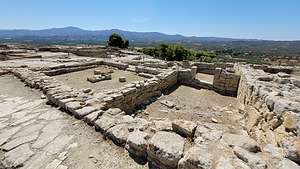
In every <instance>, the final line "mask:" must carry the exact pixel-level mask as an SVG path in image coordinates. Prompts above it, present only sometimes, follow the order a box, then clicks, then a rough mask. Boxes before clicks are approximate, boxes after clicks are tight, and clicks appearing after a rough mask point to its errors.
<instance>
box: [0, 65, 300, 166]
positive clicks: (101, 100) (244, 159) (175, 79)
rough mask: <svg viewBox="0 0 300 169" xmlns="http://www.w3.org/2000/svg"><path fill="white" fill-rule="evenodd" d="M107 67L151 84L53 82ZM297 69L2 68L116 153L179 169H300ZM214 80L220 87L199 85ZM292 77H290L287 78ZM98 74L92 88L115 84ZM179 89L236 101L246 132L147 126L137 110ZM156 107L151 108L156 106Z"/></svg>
mask: <svg viewBox="0 0 300 169" xmlns="http://www.w3.org/2000/svg"><path fill="white" fill-rule="evenodd" d="M99 65H106V66H110V67H114V68H116V69H120V70H125V71H131V72H135V73H137V74H138V75H140V76H144V77H147V78H146V79H145V80H143V81H136V82H130V83H129V84H126V85H124V86H123V87H121V88H119V89H114V90H111V91H106V92H99V93H93V92H91V91H90V90H88V91H85V90H78V89H74V88H72V87H69V86H67V85H65V84H64V83H62V82H59V81H57V80H56V79H55V78H53V77H52V76H54V75H59V74H64V73H69V72H74V71H80V70H84V69H90V68H97V67H98V66H99ZM287 70H290V69H287V68H282V69H279V68H278V67H276V68H272V67H267V68H261V67H257V66H255V65H252V66H251V65H248V64H234V65H233V64H222V63H216V64H207V63H190V64H189V65H186V66H185V68H183V67H182V66H180V64H174V63H170V64H169V63H158V62H156V63H155V64H154V63H151V62H148V63H147V62H142V61H126V62H125V61H124V62H117V61H113V60H97V61H90V62H86V63H77V64H73V65H69V66H65V65H64V66H56V67H44V68H30V67H28V68H24V67H2V68H1V69H0V75H5V74H13V75H14V76H16V77H18V78H19V79H20V80H21V81H22V82H24V83H25V84H26V85H27V86H29V87H31V88H34V89H38V90H41V91H42V92H43V93H44V94H45V96H46V97H47V99H48V100H49V102H50V103H51V104H52V105H54V106H58V107H60V108H61V109H62V110H64V111H66V112H68V113H70V114H71V115H73V116H75V117H76V118H77V119H80V120H83V121H84V122H86V123H87V124H88V125H90V126H93V127H94V128H95V130H96V131H99V132H101V133H102V134H103V136H104V137H106V138H108V139H111V140H112V141H113V142H114V143H115V144H116V145H117V146H122V147H124V148H125V149H126V150H127V151H128V152H129V153H130V154H132V155H133V156H134V157H135V158H139V159H143V160H145V161H148V163H149V165H150V166H155V167H158V168H162V169H164V168H166V169H167V168H168V169H169V168H174V169H175V168H179V169H211V168H213V169H223V168H226V169H231V168H239V169H250V168H254V169H266V168H270V169H271V168H272V169H288V168H290V169H297V168H300V167H299V164H300V148H299V147H300V138H299V136H300V114H299V113H300V100H299V99H300V98H299V96H300V88H299V87H300V81H299V80H298V79H295V78H292V77H291V76H290V75H289V74H287V73H290V72H289V71H287ZM199 72H201V73H206V74H211V75H214V79H213V83H208V82H205V81H201V80H197V79H195V76H196V74H197V73H199ZM282 72H286V73H282ZM111 73H112V72H102V71H101V70H99V71H98V70H97V71H95V72H94V76H93V77H88V80H89V81H91V82H92V83H95V82H97V81H101V80H106V79H111V76H110V74H111ZM175 85H187V86H191V87H194V88H197V89H199V88H202V89H203V88H204V89H209V90H214V91H216V92H218V93H221V94H223V95H230V96H236V97H237V99H238V101H239V103H240V104H241V108H240V109H239V111H240V113H241V114H242V115H243V116H244V119H245V125H244V127H245V128H244V129H240V130H237V131H234V132H233V131H232V130H231V127H230V125H223V124H220V123H217V122H216V121H215V122H214V121H213V122H211V123H197V122H193V121H186V120H180V119H179V120H170V119H165V120H146V119H143V118H139V117H135V116H134V114H135V113H136V112H135V111H134V110H135V109H136V108H137V107H138V106H139V105H142V104H144V103H145V102H148V101H149V100H152V99H153V98H155V97H158V96H161V95H162V94H163V93H165V91H168V90H170V88H172V87H174V86H175ZM150 102H151V101H150Z"/></svg>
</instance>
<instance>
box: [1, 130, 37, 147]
mask: <svg viewBox="0 0 300 169" xmlns="http://www.w3.org/2000/svg"><path fill="white" fill-rule="evenodd" d="M38 136H39V132H35V133H32V134H30V135H28V136H23V137H18V138H16V139H14V140H12V141H10V142H8V143H6V144H4V145H3V146H2V147H1V149H2V150H4V151H10V150H12V149H14V148H16V147H18V146H19V145H21V144H24V143H28V142H31V141H33V140H35V139H37V137H38Z"/></svg>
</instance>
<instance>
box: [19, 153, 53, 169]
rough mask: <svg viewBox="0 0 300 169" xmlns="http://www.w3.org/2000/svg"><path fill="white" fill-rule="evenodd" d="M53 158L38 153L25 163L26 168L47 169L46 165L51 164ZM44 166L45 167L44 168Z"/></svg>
mask: <svg viewBox="0 0 300 169" xmlns="http://www.w3.org/2000/svg"><path fill="white" fill-rule="evenodd" d="M51 158H52V157H50V156H47V153H46V152H38V153H36V154H35V155H34V156H33V157H31V158H30V159H29V160H28V161H27V162H25V165H24V168H26V169H37V168H45V165H46V164H47V163H48V162H50V160H51ZM43 166H44V167H43Z"/></svg>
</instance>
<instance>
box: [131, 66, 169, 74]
mask: <svg viewBox="0 0 300 169" xmlns="http://www.w3.org/2000/svg"><path fill="white" fill-rule="evenodd" d="M135 72H136V73H147V74H152V75H158V74H160V73H162V72H163V71H162V70H160V69H158V68H151V67H145V66H136V67H135Z"/></svg>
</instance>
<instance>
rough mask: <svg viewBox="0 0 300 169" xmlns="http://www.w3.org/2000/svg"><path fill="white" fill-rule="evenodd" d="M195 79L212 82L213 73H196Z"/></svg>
mask: <svg viewBox="0 0 300 169" xmlns="http://www.w3.org/2000/svg"><path fill="white" fill-rule="evenodd" d="M196 79H198V80H202V81H206V82H209V83H213V81H214V75H209V74H204V73H197V74H196Z"/></svg>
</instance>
